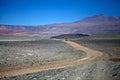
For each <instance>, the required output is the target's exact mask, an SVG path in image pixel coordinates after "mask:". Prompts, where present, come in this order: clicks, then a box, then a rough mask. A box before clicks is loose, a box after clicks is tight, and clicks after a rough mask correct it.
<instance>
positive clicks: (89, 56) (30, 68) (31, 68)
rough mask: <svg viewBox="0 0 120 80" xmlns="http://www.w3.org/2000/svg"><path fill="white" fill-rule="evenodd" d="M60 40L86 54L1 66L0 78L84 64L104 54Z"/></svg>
mask: <svg viewBox="0 0 120 80" xmlns="http://www.w3.org/2000/svg"><path fill="white" fill-rule="evenodd" d="M62 42H64V43H66V44H68V45H69V46H71V47H73V48H75V49H77V50H82V51H84V52H85V53H86V54H85V55H83V56H82V58H80V59H69V60H63V61H56V62H50V63H49V62H48V63H46V64H37V63H35V64H33V65H24V66H13V67H8V68H2V69H0V78H3V77H11V76H16V75H21V74H27V73H33V72H39V71H45V70H51V69H59V68H65V67H69V66H74V65H78V64H86V63H89V62H91V61H95V60H97V59H98V58H100V57H102V56H103V55H104V54H103V53H102V52H100V51H97V50H93V49H90V48H87V47H84V46H82V45H80V44H77V43H75V42H73V41H65V40H63V41H62Z"/></svg>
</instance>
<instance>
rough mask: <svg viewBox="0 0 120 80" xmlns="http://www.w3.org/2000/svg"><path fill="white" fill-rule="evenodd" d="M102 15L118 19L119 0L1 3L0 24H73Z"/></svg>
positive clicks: (14, 0) (4, 0) (9, 0)
mask: <svg viewBox="0 0 120 80" xmlns="http://www.w3.org/2000/svg"><path fill="white" fill-rule="evenodd" d="M101 13H103V14H106V15H109V16H120V0H0V24H14V25H40V24H51V23H61V22H73V21H76V20H80V19H82V18H84V17H87V16H92V15H96V14H101Z"/></svg>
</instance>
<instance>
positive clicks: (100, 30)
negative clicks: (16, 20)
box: [0, 14, 120, 36]
mask: <svg viewBox="0 0 120 80" xmlns="http://www.w3.org/2000/svg"><path fill="white" fill-rule="evenodd" d="M119 32H120V16H106V15H104V14H100V15H95V16H91V17H86V18H84V19H82V20H79V21H75V22H72V23H59V24H48V25H40V26H22V25H0V35H32V36H53V35H61V34H76V33H80V34H89V35H96V34H114V33H119Z"/></svg>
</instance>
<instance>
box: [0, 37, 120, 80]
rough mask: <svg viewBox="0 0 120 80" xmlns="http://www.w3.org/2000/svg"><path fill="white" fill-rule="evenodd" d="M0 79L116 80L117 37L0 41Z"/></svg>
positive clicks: (119, 71) (119, 65) (119, 68)
mask: <svg viewBox="0 0 120 80" xmlns="http://www.w3.org/2000/svg"><path fill="white" fill-rule="evenodd" d="M0 80H120V36H94V37H84V38H79V39H73V40H63V39H62V40H59V39H38V38H37V39H36V40H35V38H34V40H31V39H29V40H15V39H14V41H12V40H10V41H9V39H8V40H5V39H4V40H1V41H0Z"/></svg>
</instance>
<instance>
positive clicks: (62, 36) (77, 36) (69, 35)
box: [51, 34, 89, 39]
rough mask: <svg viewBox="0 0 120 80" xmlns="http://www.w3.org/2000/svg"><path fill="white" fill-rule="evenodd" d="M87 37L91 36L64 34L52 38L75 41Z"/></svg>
mask: <svg viewBox="0 0 120 80" xmlns="http://www.w3.org/2000/svg"><path fill="white" fill-rule="evenodd" d="M85 36H89V35H87V34H62V35H58V36H53V37H51V38H55V39H74V38H80V37H85Z"/></svg>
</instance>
